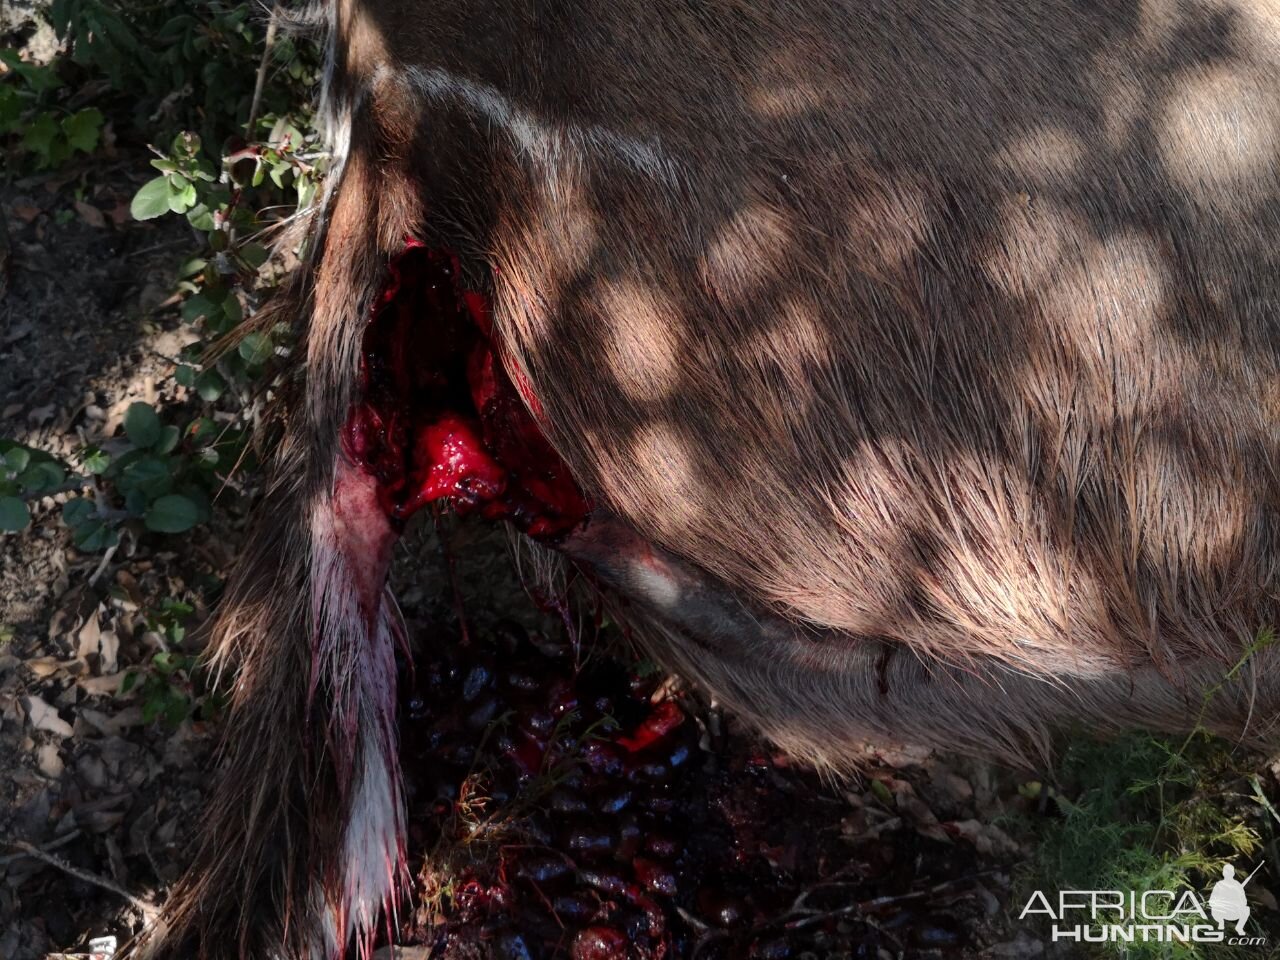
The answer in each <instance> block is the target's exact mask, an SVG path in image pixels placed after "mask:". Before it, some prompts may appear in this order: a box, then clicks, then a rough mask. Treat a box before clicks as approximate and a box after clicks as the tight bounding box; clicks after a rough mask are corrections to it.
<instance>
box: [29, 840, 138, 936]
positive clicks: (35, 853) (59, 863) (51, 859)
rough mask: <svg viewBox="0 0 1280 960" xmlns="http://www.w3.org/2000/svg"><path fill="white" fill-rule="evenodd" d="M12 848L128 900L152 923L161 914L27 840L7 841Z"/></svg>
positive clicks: (115, 886)
mask: <svg viewBox="0 0 1280 960" xmlns="http://www.w3.org/2000/svg"><path fill="white" fill-rule="evenodd" d="M5 843H7V844H8V845H9V846H11V847H16V848H17V849H18V850H21V851H22V852H23V853H25V854H26V855H27V856H29V857H35V858H36V859H37V860H43V861H44V862H45V863H47V864H49V866H51V867H57V868H58V869H59V870H61V871H62V872H63V873H66V874H69V875H71V876H73V877H75V878H76V879H77V880H83V881H84V882H85V883H91V884H93V885H94V886H95V887H101V888H102V889H103V890H110V891H111V892H112V893H114V894H115V895H116V896H118V897H123V898H124V899H125V900H128V901H129V903H130V904H132V905H133V906H134V907H135V908H136V909H137V910H138V911H140V912H141V913H142V916H143V918H144V919H145V920H146V921H147V922H148V923H150V922H151V920H152V919H154V918H155V917H156V915H157V914H159V912H160V908H159V907H157V906H156V905H155V904H154V903H151V902H150V901H149V900H143V899H142V898H141V897H135V896H134V895H133V894H132V893H130V892H129V891H128V890H126V889H124V887H122V886H120V885H118V884H116V883H113V882H112V881H110V880H107V879H106V878H105V877H99V876H98V875H97V874H93V873H89V871H87V870H81V869H80V868H79V867H73V866H72V865H71V864H69V863H67V861H65V860H63V859H62V858H61V857H55V856H54V855H53V854H51V853H45V852H44V851H43V850H41V849H40V848H39V847H37V846H35V845H34V844H30V843H27V842H26V841H25V840H6V841H5Z"/></svg>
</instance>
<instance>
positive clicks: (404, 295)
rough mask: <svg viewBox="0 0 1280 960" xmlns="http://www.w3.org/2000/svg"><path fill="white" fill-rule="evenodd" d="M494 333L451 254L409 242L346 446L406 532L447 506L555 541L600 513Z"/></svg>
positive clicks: (395, 269) (389, 286)
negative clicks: (441, 504)
mask: <svg viewBox="0 0 1280 960" xmlns="http://www.w3.org/2000/svg"><path fill="white" fill-rule="evenodd" d="M492 329H493V327H492V321H491V317H490V314H489V307H488V302H487V300H486V299H485V297H484V296H483V295H481V294H479V293H476V292H474V291H468V290H464V289H463V288H462V286H461V282H460V272H459V267H458V260H457V257H455V256H454V255H452V254H451V253H448V252H446V251H442V250H435V249H429V248H428V247H426V246H425V245H424V244H422V243H420V242H418V241H410V242H409V244H408V245H407V247H406V248H405V250H404V251H403V252H402V253H401V254H400V255H399V256H397V257H396V258H395V259H394V260H393V261H392V262H391V263H390V265H389V267H388V279H387V282H386V285H385V286H384V288H383V290H382V292H381V294H380V295H379V297H378V299H377V301H376V303H375V306H374V308H373V311H372V315H371V316H370V319H369V324H368V326H367V328H366V330H365V334H364V341H363V349H362V354H361V370H360V401H359V402H358V403H357V404H356V405H355V407H354V408H353V409H352V411H351V414H350V416H349V417H348V420H347V423H346V426H345V428H344V429H343V434H342V446H343V450H344V451H345V453H346V455H347V456H348V457H349V458H350V459H351V461H352V462H353V463H354V464H355V465H356V466H357V467H359V468H360V469H361V470H363V471H364V472H365V473H367V474H369V475H370V476H372V477H373V478H374V480H375V481H376V483H377V486H378V501H379V503H380V505H381V507H382V509H383V511H384V512H385V513H386V515H387V516H388V517H389V518H390V519H391V522H392V524H393V525H394V526H396V527H399V526H400V525H401V524H403V522H404V521H405V520H407V519H408V518H409V517H410V516H412V515H413V514H414V513H415V512H417V511H418V510H419V509H421V508H422V507H424V506H426V505H427V504H429V503H433V502H437V501H445V502H447V503H449V504H451V505H452V506H453V508H454V509H455V510H457V511H458V512H459V513H469V512H477V513H479V514H480V515H482V516H484V517H486V518H489V519H495V520H498V519H501V520H509V521H510V522H511V523H512V524H514V525H515V526H516V527H517V528H518V529H519V530H520V531H521V532H523V533H526V534H528V535H529V536H531V537H535V538H540V539H554V538H556V537H558V536H560V535H562V534H564V533H567V532H568V531H569V530H571V529H572V528H574V527H575V526H577V525H578V524H579V523H580V522H582V520H584V519H585V518H586V516H587V514H588V513H589V512H590V504H589V503H588V501H587V500H586V498H585V497H584V496H583V495H582V493H581V491H580V490H579V489H578V486H577V484H576V482H575V481H574V479H573V477H572V476H571V475H570V473H569V470H568V467H567V466H565V464H564V462H563V461H562V460H561V459H560V458H559V457H558V456H557V455H556V453H555V451H554V450H552V449H551V446H550V445H549V444H548V443H547V441H546V439H545V438H544V437H543V435H542V432H541V431H540V430H539V429H538V425H537V424H536V423H535V422H534V419H533V417H532V416H531V415H530V413H529V409H528V406H532V407H533V408H534V409H535V410H536V409H537V405H536V401H535V400H534V399H533V398H532V397H530V396H528V392H527V391H519V390H518V389H517V387H516V386H515V384H513V383H512V380H511V377H510V376H509V375H508V373H507V371H506V369H505V368H504V366H503V364H502V362H501V359H502V358H501V347H500V345H499V344H495V343H494V341H493V340H492ZM526 404H528V406H526Z"/></svg>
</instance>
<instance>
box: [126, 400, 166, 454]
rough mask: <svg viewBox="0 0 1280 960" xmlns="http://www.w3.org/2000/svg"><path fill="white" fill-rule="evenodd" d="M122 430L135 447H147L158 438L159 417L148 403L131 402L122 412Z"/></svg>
mask: <svg viewBox="0 0 1280 960" xmlns="http://www.w3.org/2000/svg"><path fill="white" fill-rule="evenodd" d="M124 432H125V435H126V436H128V438H129V439H130V440H131V441H133V445H134V446H135V447H149V446H151V445H152V444H154V443H155V442H156V441H157V440H159V439H160V417H159V416H158V415H157V414H156V411H155V408H153V407H152V406H151V404H149V403H131V404H129V409H128V410H126V411H125V414H124Z"/></svg>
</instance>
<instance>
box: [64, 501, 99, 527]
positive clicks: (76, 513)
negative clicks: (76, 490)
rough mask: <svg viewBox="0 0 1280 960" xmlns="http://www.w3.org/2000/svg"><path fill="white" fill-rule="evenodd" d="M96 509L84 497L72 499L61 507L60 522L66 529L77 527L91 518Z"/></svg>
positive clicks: (91, 502)
mask: <svg viewBox="0 0 1280 960" xmlns="http://www.w3.org/2000/svg"><path fill="white" fill-rule="evenodd" d="M95 510H96V508H95V507H94V505H93V501H92V500H89V499H87V498H86V497H73V498H72V499H70V500H68V501H67V502H66V503H64V504H63V505H62V522H63V523H65V524H66V525H67V526H68V527H78V526H80V524H82V523H84V522H85V521H86V520H88V519H89V518H90V517H92V516H93V514H94V512H95Z"/></svg>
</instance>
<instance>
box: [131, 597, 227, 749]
mask: <svg viewBox="0 0 1280 960" xmlns="http://www.w3.org/2000/svg"><path fill="white" fill-rule="evenodd" d="M192 612H193V608H192V607H191V605H190V604H188V603H185V602H183V601H181V600H177V599H174V598H172V597H168V598H165V599H164V600H163V601H162V602H161V604H160V606H159V607H158V608H156V609H155V610H152V611H149V612H148V614H147V627H148V629H150V630H151V631H152V632H154V633H156V634H157V635H159V636H161V637H162V638H163V639H164V641H165V649H163V650H160V651H159V652H157V653H155V654H154V655H152V657H151V660H150V662H149V663H148V664H147V666H146V667H145V668H144V669H142V670H130V671H129V672H128V673H126V674H125V676H124V680H123V681H122V682H121V684H120V695H121V696H125V695H128V694H130V693H134V694H135V695H136V696H137V697H138V700H139V701H140V702H141V705H142V719H143V720H144V721H145V722H147V723H151V722H153V721H156V720H159V721H160V722H161V723H163V724H164V725H165V726H166V727H168V728H170V729H175V728H177V727H178V726H179V725H181V724H182V722H183V721H184V720H186V719H187V718H188V717H190V716H192V715H193V714H199V715H201V716H202V717H204V718H210V717H213V716H215V715H216V714H217V713H218V711H219V710H221V708H222V705H223V697H222V696H221V694H219V692H218V691H217V690H215V689H213V688H212V687H211V686H210V684H209V682H208V677H207V676H205V673H204V669H203V667H202V665H201V663H200V658H199V657H198V656H196V655H195V654H190V653H183V652H180V651H178V650H177V649H175V648H178V647H180V646H181V644H182V642H183V640H184V639H185V638H186V627H185V625H184V624H185V621H186V620H187V619H188V618H189V617H190V616H191V614H192Z"/></svg>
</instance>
